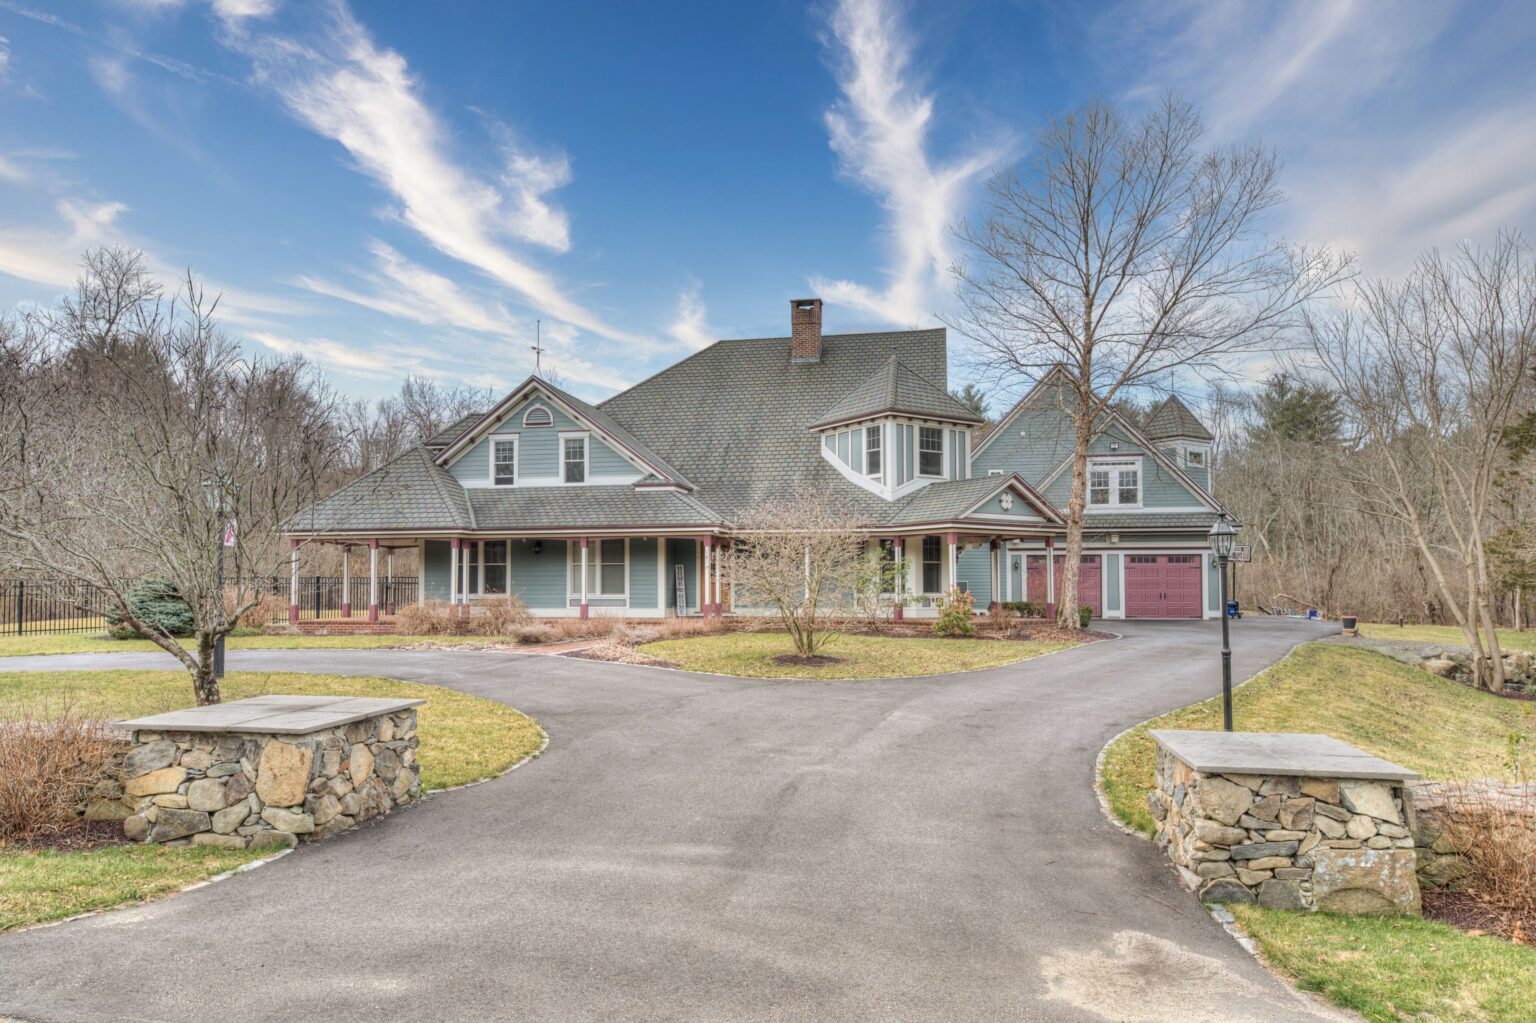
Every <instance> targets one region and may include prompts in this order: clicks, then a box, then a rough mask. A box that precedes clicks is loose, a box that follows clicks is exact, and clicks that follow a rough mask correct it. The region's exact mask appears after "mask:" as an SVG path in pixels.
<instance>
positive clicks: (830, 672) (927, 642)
mask: <svg viewBox="0 0 1536 1023" xmlns="http://www.w3.org/2000/svg"><path fill="white" fill-rule="evenodd" d="M1070 645H1071V644H1068V643H1030V642H1019V641H1013V640H993V639H937V638H934V639H905V638H897V637H891V636H836V637H834V638H833V639H832V641H831V642H830V643H828V644H827V646H826V647H825V648H824V649H823V650H822V654H824V655H825V656H829V657H840V658H843V660H842V661H841V662H840V663H837V664H824V665H819V666H815V667H811V666H807V665H800V664H779V663H778V662H776V661H775V660H774V658H775V657H776V656H778V655H780V654H788V653H792V652H793V651H794V647H793V646H792V645H791V643H790V640H789V637H788V636H787V635H785V634H784V633H782V632H730V633H725V634H723V635H718V636H695V637H692V638H689V639H669V640H662V641H660V642H658V643H647V644H645V645H644V646H642V647H640V650H641V651H642V652H644V653H647V654H650V655H652V656H654V657H660V658H662V659H664V660H668V661H676V662H677V663H678V664H679V665H680V666H681V667H683V668H685V669H687V670H688V671H709V672H715V673H717V674H721V675H745V676H747V677H748V678H816V679H838V678H904V677H910V676H916V675H942V674H946V673H948V672H952V671H974V670H976V669H977V668H992V667H996V666H997V665H999V664H1012V663H1013V662H1015V661H1022V660H1026V659H1027V658H1030V657H1038V656H1040V655H1041V654H1048V653H1050V652H1052V651H1053V650H1061V649H1064V648H1065V647H1067V646H1070Z"/></svg>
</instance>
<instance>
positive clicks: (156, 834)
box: [121, 696, 424, 848]
mask: <svg viewBox="0 0 1536 1023" xmlns="http://www.w3.org/2000/svg"><path fill="white" fill-rule="evenodd" d="M423 702H424V701H422V700H388V699H371V698H363V697H334V696H258V697H253V698H251V699H248V700H237V701H235V702H233V703H225V704H218V705H215V706H211V707H196V708H192V709H190V710H180V711H172V712H171V713H168V714H157V715H154V716H153V717H147V718H138V719H136V720H133V721H124V722H122V723H121V727H123V728H127V729H130V730H131V731H132V734H133V746H132V749H131V750H130V751H129V752H128V754H127V755H126V756H125V757H124V758H123V767H122V781H121V784H122V790H123V797H122V798H123V802H124V804H126V805H125V809H128V810H130V811H131V813H130V814H129V816H128V817H127V818H126V819H125V820H124V821H123V831H124V833H125V834H126V835H127V836H128V837H129V838H131V839H134V840H136V841H143V842H158V843H163V844H166V845H207V846H222V847H226V848H246V847H252V848H260V847H267V846H272V847H281V846H289V847H291V846H293V845H296V844H297V843H298V841H299V840H300V839H303V840H305V841H314V840H317V839H321V838H328V837H330V836H331V835H334V834H337V833H338V832H341V831H345V830H346V829H348V828H350V827H353V826H354V825H356V824H358V823H359V822H361V821H365V820H367V819H368V818H370V817H375V816H378V815H379V814H383V813H388V812H389V811H390V810H392V809H394V808H395V807H396V806H397V805H399V804H401V803H404V802H407V801H409V800H412V799H415V798H417V797H418V796H420V795H421V779H420V775H419V771H418V768H417V764H416V746H417V740H416V710H415V708H416V707H417V706H418V705H420V704H421V703H423Z"/></svg>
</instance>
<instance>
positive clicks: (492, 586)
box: [481, 540, 507, 597]
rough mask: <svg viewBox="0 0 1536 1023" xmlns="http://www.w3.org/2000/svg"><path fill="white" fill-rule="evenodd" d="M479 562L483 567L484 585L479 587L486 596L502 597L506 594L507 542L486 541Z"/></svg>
mask: <svg viewBox="0 0 1536 1023" xmlns="http://www.w3.org/2000/svg"><path fill="white" fill-rule="evenodd" d="M484 548H485V550H484V555H483V557H482V558H481V560H482V561H483V562H484V564H485V567H484V568H483V569H482V570H481V571H482V572H483V573H484V576H483V578H484V580H485V584H484V586H482V587H481V590H482V592H483V593H484V594H485V595H486V596H498V597H499V596H503V595H505V594H506V592H507V541H505V540H486V541H485V544H484Z"/></svg>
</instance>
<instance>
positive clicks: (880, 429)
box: [859, 423, 885, 479]
mask: <svg viewBox="0 0 1536 1023" xmlns="http://www.w3.org/2000/svg"><path fill="white" fill-rule="evenodd" d="M859 434H860V436H862V437H863V443H862V444H861V445H860V450H861V451H862V452H863V453H864V457H863V462H864V464H863V465H862V466H860V468H861V469H862V470H863V472H864V475H866V476H868V477H869V478H870V479H881V478H883V477H884V475H885V425H884V424H883V423H882V424H878V425H875V426H865V427H861V428H860V430H859ZM871 434H874V435H875V436H876V437H878V438H880V469H879V470H878V471H876V472H870V471H869V437H870V435H871Z"/></svg>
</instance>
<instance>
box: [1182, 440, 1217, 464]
mask: <svg viewBox="0 0 1536 1023" xmlns="http://www.w3.org/2000/svg"><path fill="white" fill-rule="evenodd" d="M1194 454H1198V455H1199V456H1200V461H1199V462H1191V461H1190V460H1189V456H1190V455H1194ZM1184 465H1185V467H1186V468H1190V469H1209V468H1210V467H1211V449H1210V448H1206V447H1200V446H1198V445H1193V444H1192V445H1190V446H1189V447H1186V448H1185V449H1184Z"/></svg>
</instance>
